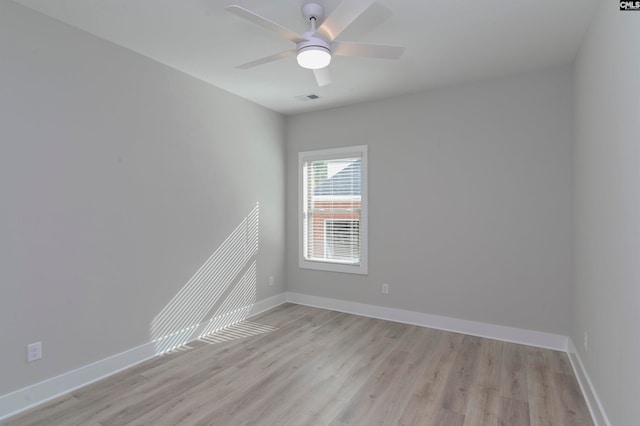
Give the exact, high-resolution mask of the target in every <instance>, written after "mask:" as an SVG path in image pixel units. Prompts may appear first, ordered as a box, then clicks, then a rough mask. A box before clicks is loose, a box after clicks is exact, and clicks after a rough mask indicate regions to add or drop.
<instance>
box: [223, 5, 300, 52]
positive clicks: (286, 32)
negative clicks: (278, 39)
mask: <svg viewBox="0 0 640 426" xmlns="http://www.w3.org/2000/svg"><path fill="white" fill-rule="evenodd" d="M224 9H225V10H226V11H227V12H231V13H233V14H234V15H237V16H239V17H241V18H244V19H246V20H247V21H251V22H253V23H254V24H258V25H260V26H261V27H263V28H266V29H267V30H269V31H273V32H275V33H277V34H279V35H281V36H282V37H284V38H286V39H288V40H291V41H292V42H294V43H298V42H300V41H304V40H306V38H304V37H303V36H301V35H300V34H298V33H296V32H295V31H291V30H290V29H288V28H285V27H283V26H282V25H280V24H276V23H275V22H273V21H270V20H269V19H267V18H265V17H263V16H260V15H258V14H256V13H253V12H252V11H250V10H247V9H245V8H244V7H240V6H238V5H235V4H234V5H231V6H227V7H225V8H224Z"/></svg>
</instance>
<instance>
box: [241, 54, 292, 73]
mask: <svg viewBox="0 0 640 426" xmlns="http://www.w3.org/2000/svg"><path fill="white" fill-rule="evenodd" d="M295 54H296V50H295V49H293V50H285V51H284V52H280V53H276V54H275V55H269V56H267V57H264V58H261V59H256V60H255V61H251V62H247V63H246V64H242V65H238V66H237V67H236V68H238V69H240V70H246V69H247V68H253V67H256V66H258V65H262V64H268V63H269V62H273V61H277V60H278V59H283V58H288V57H289V56H295Z"/></svg>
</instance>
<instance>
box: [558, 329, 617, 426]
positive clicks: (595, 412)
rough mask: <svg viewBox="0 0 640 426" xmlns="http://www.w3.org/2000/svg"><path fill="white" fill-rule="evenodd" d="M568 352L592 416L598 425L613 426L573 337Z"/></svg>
mask: <svg viewBox="0 0 640 426" xmlns="http://www.w3.org/2000/svg"><path fill="white" fill-rule="evenodd" d="M567 352H568V354H569V361H571V366H572V367H573V372H574V373H575V375H576V378H577V379H578V384H579V385H580V389H581V390H582V395H583V396H584V399H585V401H586V403H587V406H588V407H589V411H590V412H591V418H592V419H593V421H594V423H595V424H596V426H601V425H604V426H611V422H610V421H609V418H608V417H607V413H606V412H605V411H604V407H603V406H602V402H600V398H598V394H597V393H596V389H595V388H594V387H593V383H591V379H590V378H589V374H587V370H586V369H585V368H584V364H583V363H582V359H581V358H580V354H579V353H578V350H577V349H576V346H575V344H574V343H573V340H572V339H571V338H569V348H568V351H567Z"/></svg>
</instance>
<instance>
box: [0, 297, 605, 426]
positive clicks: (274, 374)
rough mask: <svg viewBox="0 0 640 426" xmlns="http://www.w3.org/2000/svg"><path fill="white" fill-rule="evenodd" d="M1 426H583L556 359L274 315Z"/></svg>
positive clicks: (458, 339) (295, 311)
mask: <svg viewBox="0 0 640 426" xmlns="http://www.w3.org/2000/svg"><path fill="white" fill-rule="evenodd" d="M0 424H2V425H21V426H22V425H25V426H26V425H65V426H67V425H83V426H84V425H178V424H180V425H183V424H184V425H192V424H193V425H196V424H197V425H345V424H351V425H366V426H369V425H395V424H401V425H438V426H440V425H443V426H447V425H465V426H467V425H559V426H564V425H591V424H593V423H592V422H591V419H590V416H589V412H588V409H587V407H586V405H585V402H584V399H583V397H582V395H581V393H580V390H579V387H578V384H577V382H576V379H575V376H574V375H573V372H572V370H571V367H570V365H569V361H568V359H567V356H566V354H564V353H561V352H555V351H551V350H545V349H539V348H534V347H529V346H523V345H517V344H512V343H504V342H500V341H495V340H490V339H483V338H479V337H473V336H466V335H462V334H456V333H449V332H444V331H438V330H432V329H428V328H423V327H418V326H412V325H406V324H399V323H394V322H390V321H383V320H377V319H371V318H364V317H359V316H356V315H348V314H344V313H339V312H333V311H328V310H323V309H315V308H310V307H305V306H300V305H293V304H285V305H281V306H279V307H277V308H274V309H272V310H270V311H268V312H266V313H263V314H261V315H259V316H256V317H253V318H251V319H250V320H248V321H247V322H245V323H241V324H238V325H237V326H233V327H231V328H229V329H227V330H224V331H223V332H220V333H218V334H216V335H212V336H211V337H210V338H207V339H206V341H198V342H195V343H193V344H190V345H189V347H185V348H182V350H178V351H175V352H173V353H170V354H166V355H163V356H159V357H156V358H154V359H152V360H150V361H147V362H145V363H143V364H140V365H138V366H136V367H133V368H131V369H129V370H127V371H124V372H121V373H119V374H116V375H114V376H111V377H109V378H107V379H105V380H102V381H100V382H97V383H94V384H92V385H89V386H87V387H84V388H82V389H79V390H77V391H75V392H72V393H71V394H68V395H66V396H63V397H60V398H58V399H56V400H54V401H51V402H49V403H47V404H45V405H43V406H41V407H37V408H35V409H33V410H31V411H29V412H26V413H24V414H22V415H20V416H18V417H15V418H12V419H9V420H6V421H4V422H0Z"/></svg>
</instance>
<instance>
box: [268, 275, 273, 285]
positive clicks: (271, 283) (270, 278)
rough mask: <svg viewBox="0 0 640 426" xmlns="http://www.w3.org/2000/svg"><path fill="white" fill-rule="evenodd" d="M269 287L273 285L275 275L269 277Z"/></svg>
mask: <svg viewBox="0 0 640 426" xmlns="http://www.w3.org/2000/svg"><path fill="white" fill-rule="evenodd" d="M269 285H273V275H271V276H270V277H269Z"/></svg>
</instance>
